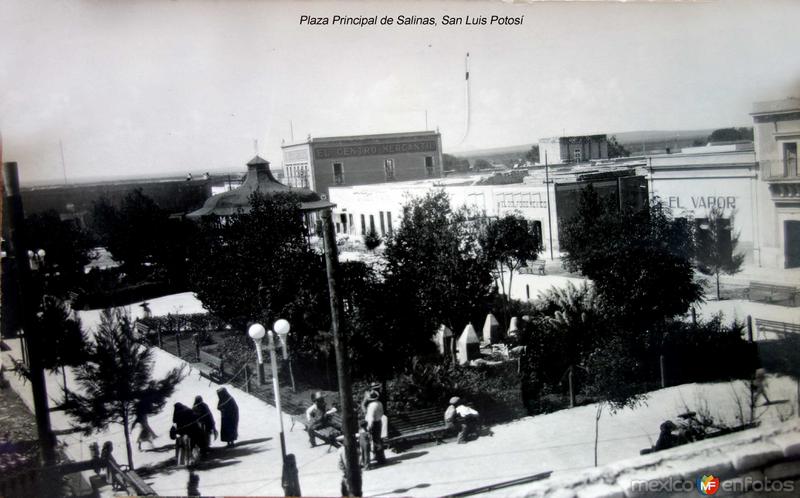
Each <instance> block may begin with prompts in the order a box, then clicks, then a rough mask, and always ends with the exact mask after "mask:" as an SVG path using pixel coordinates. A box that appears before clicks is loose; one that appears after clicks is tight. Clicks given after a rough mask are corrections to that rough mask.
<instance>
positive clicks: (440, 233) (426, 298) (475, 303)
mask: <svg viewBox="0 0 800 498" xmlns="http://www.w3.org/2000/svg"><path fill="white" fill-rule="evenodd" d="M476 232H477V230H475V229H474V226H473V223H472V222H471V221H469V220H468V217H467V213H466V212H465V211H464V210H458V211H454V210H453V209H452V208H451V207H450V200H449V198H448V196H447V194H446V193H445V192H443V191H434V192H429V193H428V194H427V195H425V196H424V197H419V198H414V199H412V200H410V201H409V202H408V203H407V204H406V205H405V206H404V208H403V221H402V223H401V225H400V227H399V228H398V229H397V230H396V231H395V232H394V234H393V236H392V237H390V239H389V240H388V242H387V244H386V249H385V251H384V257H385V259H386V269H385V282H386V286H385V291H386V293H387V296H388V297H389V298H390V301H389V302H391V303H392V306H391V310H390V311H393V312H394V316H393V317H392V320H391V325H390V326H392V327H395V330H397V331H402V333H403V334H405V336H406V338H407V341H408V342H409V343H410V344H412V345H413V347H414V348H415V349H416V350H417V351H419V352H424V351H431V350H432V348H433V343H432V341H431V337H432V335H433V334H434V332H435V331H436V329H437V328H438V327H439V325H440V324H445V325H447V326H448V327H450V329H451V330H454V331H456V330H461V329H463V328H464V326H465V325H466V324H467V323H468V322H469V321H470V319H471V318H472V317H475V316H476V315H477V316H481V315H482V314H485V313H486V310H487V309H488V306H489V304H490V303H491V298H492V296H493V291H492V276H491V269H492V266H493V265H492V263H491V261H489V260H488V259H487V258H486V257H485V256H484V255H483V254H482V251H481V250H480V247H479V244H478V239H477V233H476Z"/></svg>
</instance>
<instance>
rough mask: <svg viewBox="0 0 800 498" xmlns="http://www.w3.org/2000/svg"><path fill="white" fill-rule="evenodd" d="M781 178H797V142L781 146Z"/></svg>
mask: <svg viewBox="0 0 800 498" xmlns="http://www.w3.org/2000/svg"><path fill="white" fill-rule="evenodd" d="M783 176H797V142H786V143H784V144H783Z"/></svg>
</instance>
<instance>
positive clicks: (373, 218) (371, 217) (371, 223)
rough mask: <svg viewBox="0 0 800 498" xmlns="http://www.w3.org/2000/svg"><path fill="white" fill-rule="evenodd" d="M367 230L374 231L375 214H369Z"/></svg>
mask: <svg viewBox="0 0 800 498" xmlns="http://www.w3.org/2000/svg"><path fill="white" fill-rule="evenodd" d="M369 231H370V232H374V231H375V216H374V215H372V214H371V215H369Z"/></svg>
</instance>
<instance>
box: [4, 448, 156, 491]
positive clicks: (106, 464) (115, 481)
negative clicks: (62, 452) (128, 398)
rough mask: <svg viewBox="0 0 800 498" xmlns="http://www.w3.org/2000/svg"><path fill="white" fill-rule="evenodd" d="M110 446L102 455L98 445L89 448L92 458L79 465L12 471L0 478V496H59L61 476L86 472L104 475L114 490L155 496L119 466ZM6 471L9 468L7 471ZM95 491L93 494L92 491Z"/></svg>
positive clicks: (66, 464) (130, 472)
mask: <svg viewBox="0 0 800 498" xmlns="http://www.w3.org/2000/svg"><path fill="white" fill-rule="evenodd" d="M111 448H112V446H111V443H110V442H107V443H105V444H104V445H103V452H102V454H101V453H100V451H99V450H98V447H97V444H96V443H95V444H93V445H91V446H90V448H89V450H90V452H91V455H92V458H91V459H89V460H84V461H81V462H67V463H62V464H59V465H53V466H48V467H25V468H20V469H16V470H14V469H11V470H10V471H8V472H6V473H5V474H4V475H2V476H0V496H8V497H11V496H13V497H32V498H33V497H40V496H61V495H62V494H63V493H62V489H60V488H59V487H57V486H59V485H60V484H54V483H61V477H62V476H65V475H68V474H75V473H78V472H83V471H86V470H94V472H95V474H97V475H102V474H105V482H106V483H107V484H111V485H112V487H113V489H114V490H116V491H123V490H124V491H125V492H126V493H127V494H130V495H136V496H155V495H156V494H157V493H156V492H155V491H154V490H153V488H151V487H150V485H149V484H147V483H146V482H144V480H143V479H142V478H141V477H139V476H138V475H137V474H136V472H134V471H133V470H129V469H127V468H126V466H124V465H120V464H118V463H117V462H116V460H114V457H113V456H112V455H111ZM7 470H8V469H7ZM95 492H96V491H95Z"/></svg>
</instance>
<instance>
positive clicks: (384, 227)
mask: <svg viewBox="0 0 800 498" xmlns="http://www.w3.org/2000/svg"><path fill="white" fill-rule="evenodd" d="M380 215H381V235H386V225H384V223H383V211H381V212H380Z"/></svg>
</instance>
